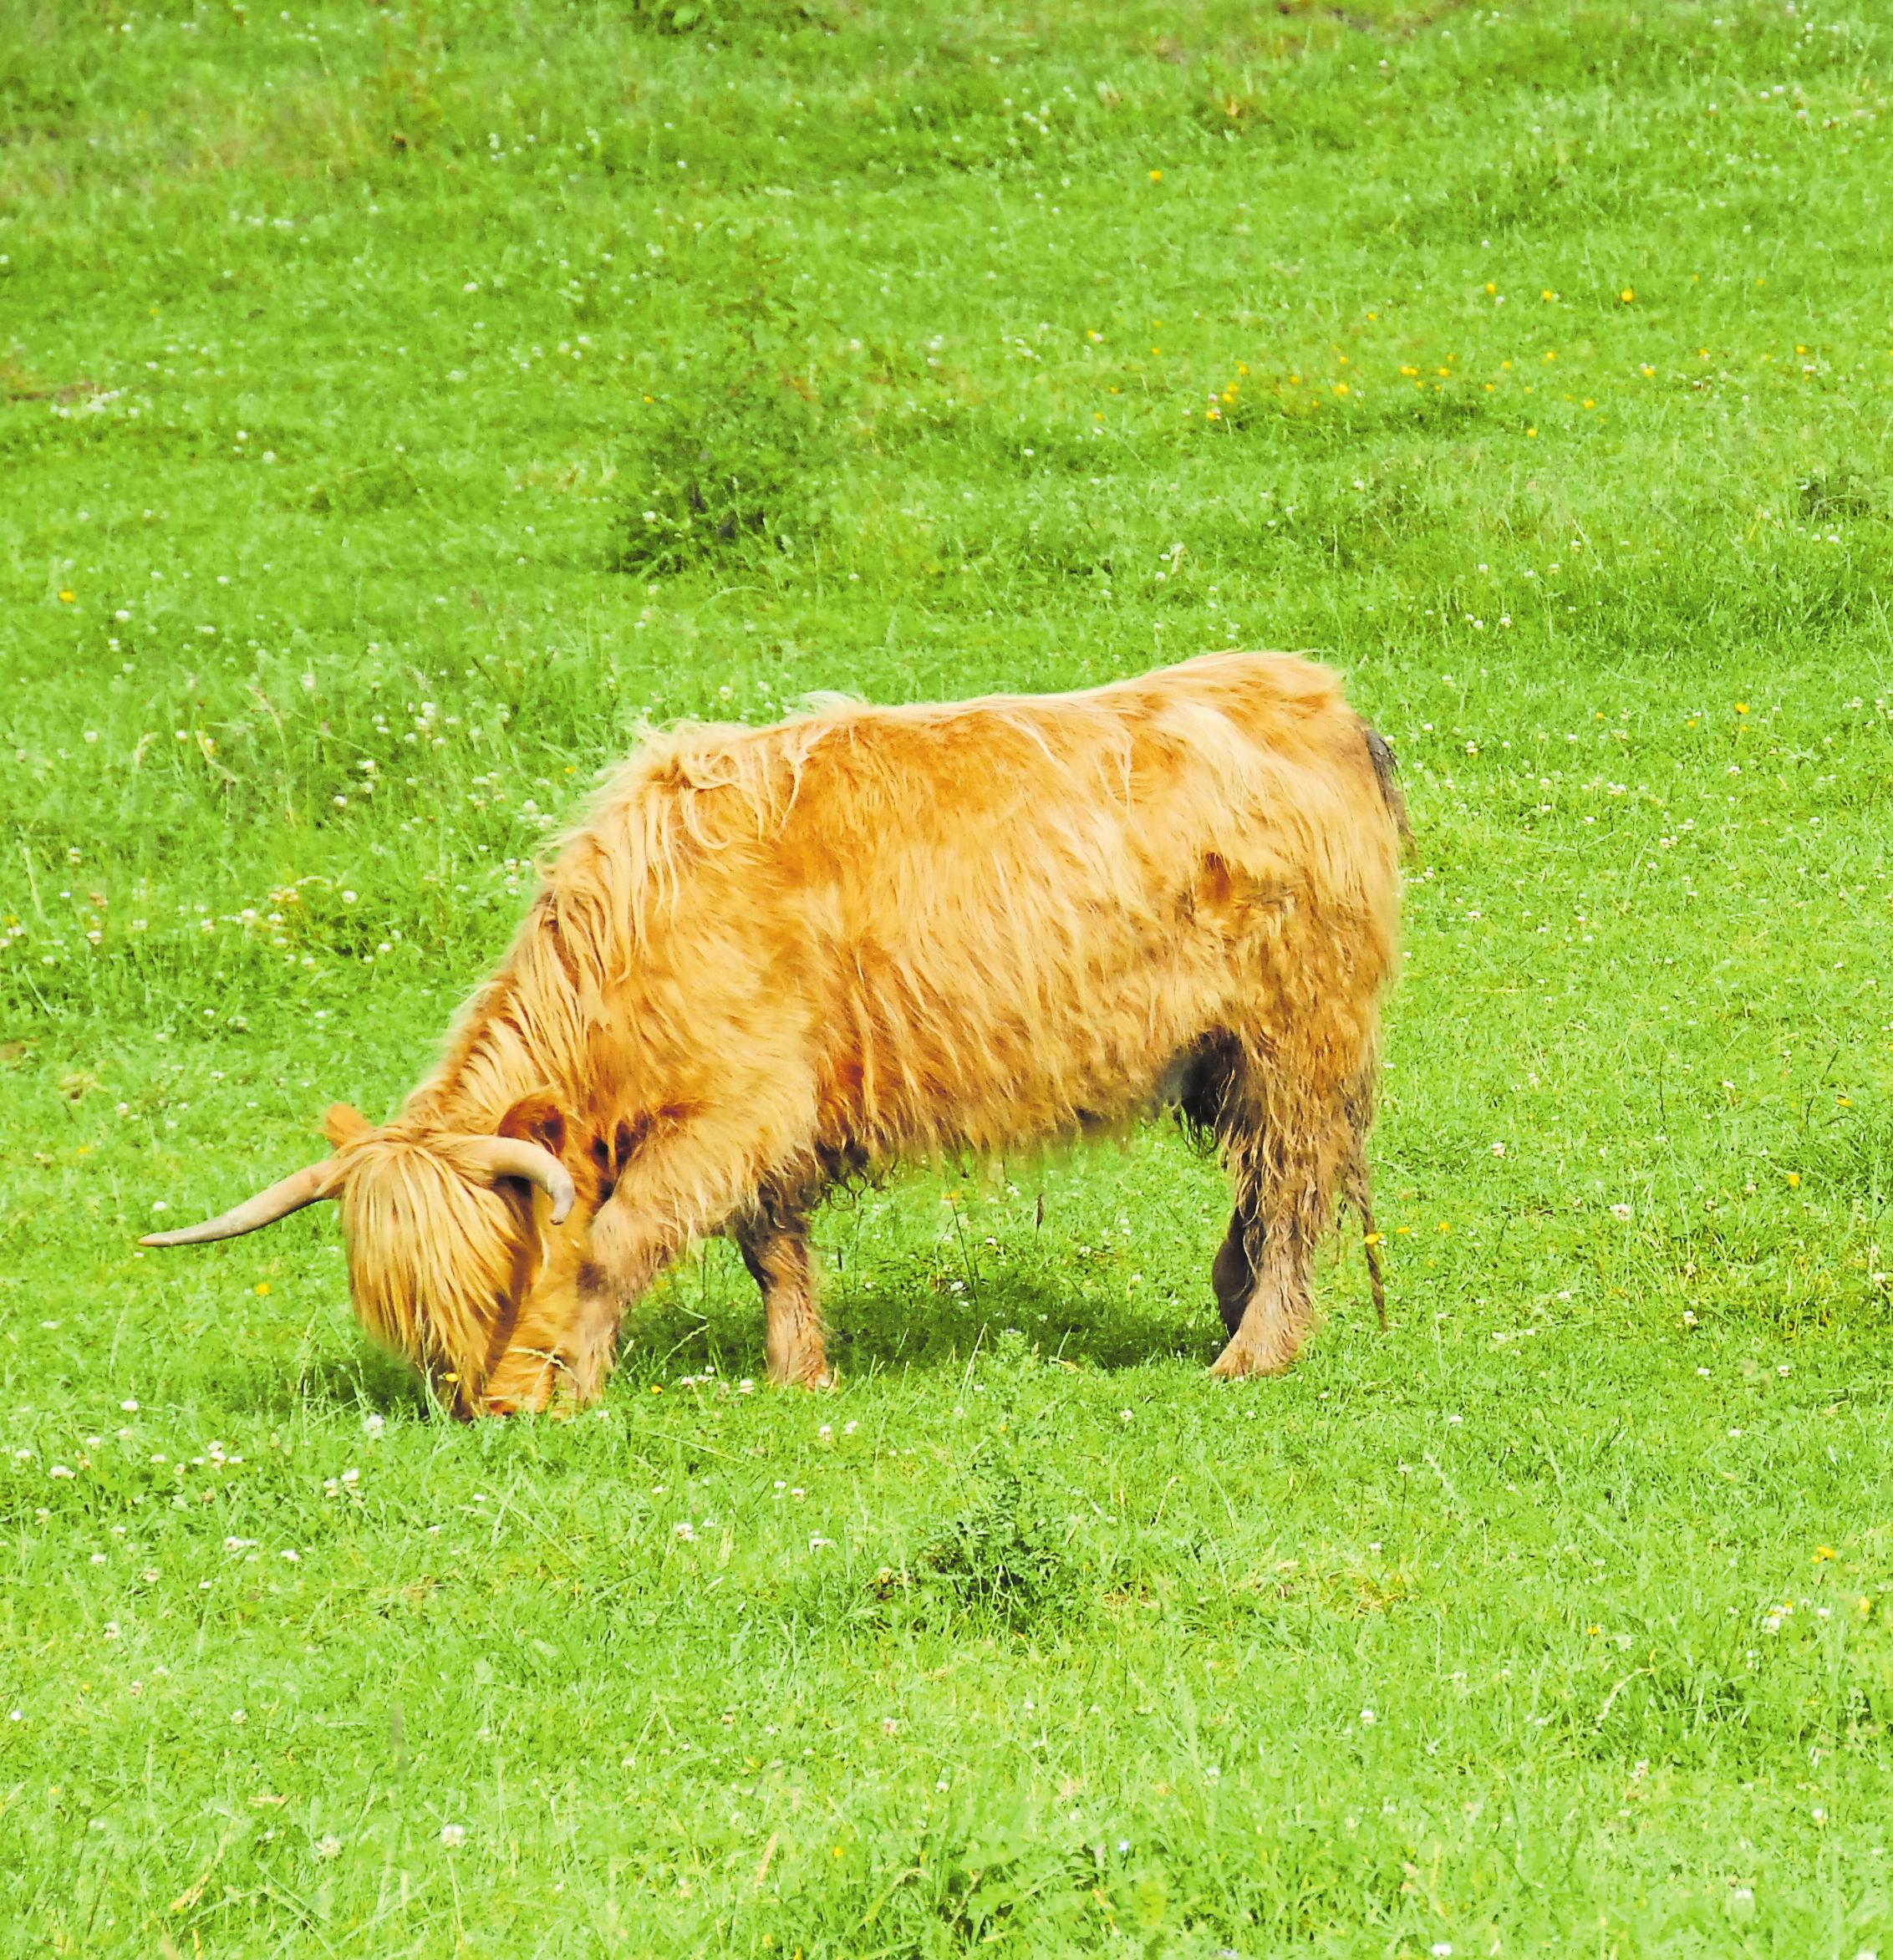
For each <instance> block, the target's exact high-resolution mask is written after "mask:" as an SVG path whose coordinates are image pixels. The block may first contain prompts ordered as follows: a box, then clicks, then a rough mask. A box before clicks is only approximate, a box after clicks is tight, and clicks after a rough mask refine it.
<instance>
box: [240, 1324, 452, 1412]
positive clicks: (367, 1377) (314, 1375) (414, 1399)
mask: <svg viewBox="0 0 1893 1960" xmlns="http://www.w3.org/2000/svg"><path fill="white" fill-rule="evenodd" d="M255 1406H256V1408H257V1413H258V1414H267V1415H285V1416H287V1415H293V1414H296V1413H308V1414H312V1415H318V1416H329V1415H340V1414H345V1413H348V1412H349V1410H351V1409H359V1410H360V1411H361V1413H363V1414H364V1415H371V1414H372V1415H383V1416H394V1415H401V1416H409V1417H413V1418H416V1419H420V1418H424V1417H426V1416H428V1415H430V1414H431V1413H434V1404H433V1403H432V1402H431V1401H430V1399H429V1397H428V1394H427V1390H426V1388H425V1386H424V1385H423V1383H422V1382H421V1378H420V1376H419V1375H418V1374H417V1373H416V1372H415V1370H414V1369H412V1368H411V1367H409V1366H408V1364H407V1363H406V1362H404V1361H402V1360H401V1359H400V1358H399V1357H398V1356H395V1355H392V1354H389V1353H386V1352H384V1351H383V1350H382V1349H380V1348H379V1347H374V1346H373V1345H372V1344H370V1343H369V1341H367V1340H365V1339H363V1340H361V1341H360V1342H359V1346H358V1347H357V1348H356V1350H355V1352H354V1353H352V1354H347V1355H325V1356H323V1357H320V1358H318V1359H317V1360H314V1361H311V1362H308V1365H307V1366H305V1367H302V1368H300V1369H298V1370H297V1371H296V1372H294V1373H289V1372H283V1373H281V1374H272V1375H268V1376H267V1377H262V1378H261V1379H259V1381H258V1382H257V1395H256V1398H255Z"/></svg>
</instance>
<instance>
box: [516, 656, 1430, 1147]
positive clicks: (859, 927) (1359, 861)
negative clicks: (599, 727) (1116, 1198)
mask: <svg viewBox="0 0 1893 1960" xmlns="http://www.w3.org/2000/svg"><path fill="white" fill-rule="evenodd" d="M1396 851H1397V842H1396V839H1395V837H1394V832H1393V827H1392V819H1391V817H1390V816H1389V814H1388V812H1387V806H1386V804H1385V802H1384V801H1383V799H1382V797H1381V795H1380V793H1379V790H1378V787H1377V785H1376V781H1375V776H1374V771H1373V767H1372V764H1371V759H1370V757H1369V756H1368V753H1367V751H1366V746H1365V742H1364V740H1363V732H1362V730H1361V724H1360V723H1359V722H1358V720H1356V718H1355V717H1354V715H1352V714H1351V711H1350V710H1348V708H1347V707H1346V704H1345V701H1344V700H1343V699H1342V696H1341V691H1340V689H1339V686H1338V684H1337V683H1336V680H1334V677H1333V676H1332V675H1329V674H1327V673H1326V671H1325V670H1323V669H1320V668H1318V667H1315V666H1312V665H1310V664H1308V663H1306V662H1304V661H1301V660H1299V659H1295V658H1293V657H1291V656H1287V655H1280V654H1214V655H1209V656H1205V657H1203V658H1202V659H1197V660H1193V661H1190V662H1188V663H1185V664H1183V665H1181V666H1179V667H1175V668H1171V669H1164V670H1161V671H1159V672H1158V673H1155V674H1151V675H1144V676H1142V677H1140V678H1138V679H1136V680H1128V681H1123V682H1119V683H1116V684H1113V685H1109V686H1107V687H1103V688H1098V689H1095V690H1087V691H1086V692H1083V693H1077V694H1071V695H1049V696H1036V697H1034V696H1025V697H994V698H991V699H988V700H978V701H972V702H967V703H961V704H954V705H946V706H939V707H933V706H920V707H913V706H909V707H893V708H886V707H873V706H857V705H839V706H834V707H830V708H826V709H824V710H822V711H821V712H820V713H818V714H816V715H811V716H807V717H802V718H800V719H798V720H795V721H791V722H789V723H785V724H782V725H779V726H777V727H775V728H769V729H758V730H737V729H728V730H725V729H714V730H712V729H696V730H684V731H676V732H675V733H674V734H673V735H671V736H664V737H661V738H659V741H658V742H657V743H655V744H654V745H653V746H651V747H650V748H649V749H647V750H646V751H644V752H643V753H641V754H640V756H639V757H637V758H635V759H634V761H633V763H632V764H631V765H630V766H628V769H627V771H626V772H625V774H624V775H623V776H622V777H621V778H620V779H619V785H618V788H617V789H616V790H615V791H614V792H613V793H612V794H611V795H610V796H608V798H607V800H606V802H605V804H604V806H603V807H602V808H601V810H600V811H599V812H598V817H596V818H595V819H594V822H593V823H592V824H591V825H589V826H588V827H587V830H586V831H585V832H581V833H580V835H579V836H578V837H577V838H575V839H574V840H573V843H572V847H571V848H570V849H569V850H568V853H567V858H566V859H563V860H562V863H561V866H560V868H559V869H558V870H557V872H555V873H554V884H555V887H557V886H559V885H560V884H561V883H564V884H565V885H566V886H567V888H569V889H571V890H572V892H573V893H574V896H579V895H582V894H583V893H588V892H591V891H593V890H595V889H600V888H610V889H611V890H612V891H613V897H612V898H611V899H610V900H609V901H608V903H607V905H606V914H616V915H617V916H616V918H615V919H613V918H611V917H609V916H607V915H600V916H599V917H598V919H597V927H598V929H599V930H602V931H605V932H612V931H614V930H615V931H618V932H622V933H624V934H628V935H629V938H630V939H631V940H633V941H634V943H631V944H626V945H624V946H623V948H621V949H620V955H619V957H618V958H617V959H615V960H613V962H612V964H613V967H614V968H615V970H616V972H617V974H618V976H620V984H619V985H618V986H617V987H614V988H613V992H614V994H617V995H619V998H618V1002H617V1005H616V1008H615V1011H614V1012H613V1016H612V1018H613V1021H621V1022H622V1023H623V1026H626V1027H627V1028H630V1027H632V1026H634V1025H635V1026H639V1027H642V1028H644V1029H645V1030H647V1031H649V1032H647V1033H646V1034H645V1035H644V1036H641V1037H639V1038H638V1040H637V1043H636V1045H637V1047H638V1049H639V1053H638V1054H637V1055H636V1056H629V1055H628V1056H627V1057H626V1063H627V1066H628V1067H634V1068H635V1069H637V1070H639V1072H646V1073H648V1072H651V1071H653V1070H655V1071H657V1072H659V1073H662V1072H664V1071H665V1069H666V1067H667V1065H670V1066H674V1068H675V1070H676V1072H678V1076H679V1081H680V1082H681V1081H683V1080H684V1078H688V1082H689V1084H690V1087H691V1088H692V1090H693V1092H701V1086H702V1083H703V1082H704V1079H705V1059H706V1058H705V1056H702V1055H700V1054H697V1055H691V1054H688V1053H686V1052H684V1050H685V1049H686V1048H687V1047H688V1045H689V1025H690V1018H689V1007H688V1004H689V1003H690V1001H692V1000H697V1001H700V1002H701V1003H703V1004H704V1005H703V1011H704V1013H705V1016H707V1017H708V1018H709V1019H710V1020H711V1021H714V1023H715V1026H716V1029H717V1031H718V1032H717V1037H716V1038H717V1041H718V1043H719V1045H720V1046H721V1048H722V1050H723V1053H722V1056H721V1057H720V1059H721V1061H724V1062H725V1063H726V1064H727V1065H728V1066H729V1067H730V1069H732V1070H733V1072H734V1073H735V1075H736V1076H738V1077H740V1075H741V1074H742V1073H743V1071H744V1068H745V1066H747V1065H748V1061H749V1058H750V1057H751V1056H753V1057H755V1058H756V1060H757V1061H758V1062H759V1064H760V1065H761V1066H762V1067H766V1068H767V1069H768V1070H769V1071H770V1072H771V1076H772V1077H779V1076H780V1075H781V1072H782V1071H783V1070H784V1069H785V1068H790V1069H794V1070H796V1071H799V1072H801V1074H802V1076H803V1077H804V1078H805V1081H806V1094H807V1100H808V1104H809V1109H810V1117H809V1120H810V1122H811V1123H812V1126H813V1128H815V1129H816V1130H817V1131H818V1132H819V1133H820V1145H821V1147H822V1148H824V1149H845V1150H848V1151H857V1150H858V1151H861V1152H864V1153H866V1154H868V1156H870V1157H880V1156H891V1155H898V1154H901V1153H911V1152H913V1151H915V1150H920V1149H927V1148H940V1147H950V1146H955V1145H969V1146H971V1147H973V1148H980V1149H999V1148H1005V1147H1006V1146H1009V1145H1015V1144H1017V1143H1020V1141H1021V1140H1023V1139H1025V1138H1054V1137H1056V1136H1059V1135H1061V1134H1065V1133H1070V1132H1071V1131H1074V1130H1076V1129H1077V1128H1082V1127H1085V1126H1086V1125H1088V1124H1090V1123H1118V1122H1122V1121H1123V1120H1125V1119H1126V1118H1127V1117H1129V1116H1130V1115H1131V1114H1132V1113H1133V1112H1135V1111H1136V1110H1137V1109H1138V1108H1140V1107H1143V1106H1145V1105H1147V1104H1148V1102H1149V1101H1150V1099H1151V1098H1152V1097H1153V1095H1154V1093H1155V1092H1156V1088H1157V1085H1158V1083H1159V1082H1160V1081H1161V1080H1162V1079H1163V1076H1164V1074H1165V1072H1166V1071H1167V1070H1168V1068H1169V1067H1170V1065H1171V1063H1172V1062H1173V1059H1174V1057H1175V1056H1176V1055H1177V1054H1178V1053H1179V1052H1180V1051H1182V1050H1183V1049H1184V1048H1186V1047H1187V1046H1188V1045H1189V1044H1190V1043H1191V1042H1192V1041H1195V1040H1197V1039H1198V1038H1199V1037H1200V1036H1203V1034H1204V1033H1205V1032H1206V1031H1210V1030H1212V1029H1214V1028H1217V1027H1219V1026H1227V1025H1229V1024H1230V1023H1231V1022H1232V1021H1237V1020H1240V1019H1242V1018H1243V1017H1245V1016H1246V1017H1249V1018H1251V1019H1253V1018H1254V1016H1255V1015H1257V1014H1258V1013H1259V1012H1260V1013H1266V1011H1267V1002H1268V998H1269V997H1270V995H1271V993H1272V992H1275V993H1279V991H1280V985H1281V980H1280V976H1281V975H1283V974H1284V973H1285V972H1287V971H1290V970H1295V969H1298V968H1306V966H1307V965H1308V958H1309V949H1310V947H1315V946H1318V945H1320V944H1327V945H1329V946H1333V945H1335V944H1346V945H1347V946H1349V947H1356V946H1358V947H1359V948H1360V949H1361V951H1360V953H1359V955H1358V956H1359V957H1361V958H1365V959H1368V960H1378V961H1385V960H1391V958H1392V902H1393V889H1394V879H1395V876H1396V873H1395V870H1394V862H1395V853H1396ZM562 903H564V901H563V899H562ZM640 987H643V988H644V989H646V990H649V992H650V995H651V1000H650V1003H649V1011H642V1012H641V1011H640V1003H639V1000H637V998H636V997H635V996H636V995H637V993H638V990H639V988H640ZM626 990H628V995H627V993H626ZM659 1007H661V1009H662V1011H661V1012H658V1011H655V1010H656V1009H658V1008H659ZM745 1029H746V1030H748V1031H750V1033H749V1038H748V1039H747V1041H745V1037H744V1035H743V1033H742V1031H743V1030H745ZM666 1046H668V1047H669V1050H670V1051H672V1052H671V1053H670V1054H669V1056H666V1054H665V1053H664V1049H665V1048H666ZM711 1059H712V1060H715V1059H718V1058H711Z"/></svg>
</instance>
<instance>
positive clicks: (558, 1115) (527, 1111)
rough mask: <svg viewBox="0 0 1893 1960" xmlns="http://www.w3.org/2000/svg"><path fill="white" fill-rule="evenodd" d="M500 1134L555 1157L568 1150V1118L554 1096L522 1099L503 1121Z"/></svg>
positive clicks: (523, 1097) (503, 1117) (525, 1097)
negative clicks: (566, 1140)
mask: <svg viewBox="0 0 1893 1960" xmlns="http://www.w3.org/2000/svg"><path fill="white" fill-rule="evenodd" d="M499 1134H500V1135H501V1136H502V1137H517V1138H519V1139H520V1141H521V1142H522V1143H537V1145H538V1146H539V1148H541V1149H542V1150H549V1151H551V1152H552V1155H553V1156H554V1157H558V1156H561V1155H562V1154H563V1153H564V1150H565V1116H564V1112H562V1110H561V1109H560V1108H559V1106H558V1105H557V1103H556V1102H553V1101H552V1097H550V1096H522V1097H520V1099H519V1100H518V1102H516V1103H514V1104H513V1106H512V1107H511V1109H509V1110H508V1111H507V1112H506V1114H505V1115H504V1116H502V1117H501V1118H500V1128H499Z"/></svg>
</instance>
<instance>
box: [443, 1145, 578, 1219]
mask: <svg viewBox="0 0 1893 1960" xmlns="http://www.w3.org/2000/svg"><path fill="white" fill-rule="evenodd" d="M461 1147H462V1148H463V1149H464V1151H465V1152H466V1157H467V1158H468V1160H469V1161H470V1162H471V1163H474V1164H476V1166H477V1167H478V1168H480V1169H481V1171H482V1172H484V1173H485V1174H486V1176H488V1177H490V1178H523V1179H525V1180H526V1182H527V1184H537V1186H538V1187H539V1189H541V1190H542V1191H543V1192H544V1193H545V1194H546V1195H547V1197H548V1198H549V1199H552V1223H553V1224H555V1225H562V1224H564V1223H565V1221H566V1219H567V1217H568V1216H569V1215H570V1214H571V1211H572V1206H573V1205H574V1204H576V1203H577V1202H578V1193H577V1191H575V1190H574V1189H572V1173H570V1172H569V1171H567V1169H566V1168H565V1166H564V1165H563V1164H562V1163H560V1162H559V1160H558V1159H557V1158H556V1157H554V1156H553V1155H552V1152H551V1151H549V1150H546V1149H542V1148H541V1147H540V1146H539V1145H538V1144H537V1143H527V1141H526V1140H525V1138H522V1137H468V1138H466V1139H464V1141H463V1143H462V1146H461Z"/></svg>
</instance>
